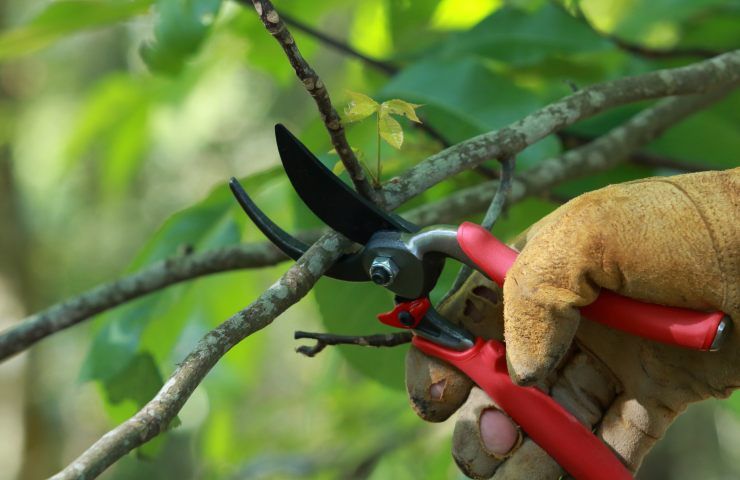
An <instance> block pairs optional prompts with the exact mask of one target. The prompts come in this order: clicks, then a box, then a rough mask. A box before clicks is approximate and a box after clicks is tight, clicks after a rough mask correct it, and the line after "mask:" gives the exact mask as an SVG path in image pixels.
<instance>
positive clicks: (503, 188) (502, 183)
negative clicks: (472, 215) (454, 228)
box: [445, 157, 516, 297]
mask: <svg viewBox="0 0 740 480" xmlns="http://www.w3.org/2000/svg"><path fill="white" fill-rule="evenodd" d="M515 163H516V160H515V158H514V157H506V158H504V159H502V160H501V178H500V180H499V181H498V185H497V187H496V194H495V195H494V196H493V200H491V204H490V205H489V206H488V209H487V210H486V215H485V216H484V217H483V221H482V222H481V226H482V227H483V228H485V229H486V230H491V229H493V226H494V225H495V224H496V220H498V217H500V216H501V212H503V210H504V205H505V204H506V199H507V198H508V196H509V194H510V193H511V185H512V183H513V181H514V167H515ZM472 273H473V269H472V268H470V267H469V266H467V265H462V266H461V267H460V270H459V271H458V272H457V276H456V277H455V281H454V282H452V287H450V289H449V290H448V291H447V293H446V295H445V297H448V296H450V295H452V294H453V293H455V292H456V291H458V290H459V289H460V287H462V285H463V283H465V280H467V279H468V277H469V276H470V275H471V274H472Z"/></svg>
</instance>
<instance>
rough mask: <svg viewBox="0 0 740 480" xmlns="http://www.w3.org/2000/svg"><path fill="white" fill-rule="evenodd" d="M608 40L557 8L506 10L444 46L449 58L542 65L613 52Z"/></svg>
mask: <svg viewBox="0 0 740 480" xmlns="http://www.w3.org/2000/svg"><path fill="white" fill-rule="evenodd" d="M613 49H614V46H613V45H612V44H611V42H609V41H608V40H605V39H604V38H602V37H600V36H599V35H598V34H597V33H595V32H594V31H593V30H591V29H590V28H589V27H587V26H586V25H584V24H583V22H581V21H579V20H577V19H575V18H573V17H571V16H570V15H568V14H567V13H566V12H564V11H563V10H562V9H560V8H558V7H556V6H554V5H549V4H548V5H545V6H544V7H543V8H540V9H537V10H536V11H535V12H534V13H527V12H525V11H522V10H519V9H516V8H513V7H505V8H502V9H501V10H499V11H497V12H495V13H494V14H493V15H491V16H490V17H488V18H486V19H485V20H483V21H482V22H481V23H479V24H478V25H476V26H475V27H474V28H472V29H471V30H469V31H467V32H464V33H461V34H459V35H457V36H455V37H453V38H452V39H450V40H449V41H447V42H445V43H443V44H441V45H440V46H439V48H438V53H437V52H436V51H435V55H437V54H438V55H441V56H444V57H445V58H453V57H456V56H459V55H461V54H466V53H467V54H469V53H474V54H476V55H482V56H484V57H486V58H490V59H495V60H499V61H503V62H506V63H507V64H509V65H511V66H524V65H531V64H535V63H538V62H540V61H542V60H544V59H546V58H548V57H557V56H563V55H569V54H583V53H596V52H603V51H606V50H613Z"/></svg>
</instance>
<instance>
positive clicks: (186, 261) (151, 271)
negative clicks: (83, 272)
mask: <svg viewBox="0 0 740 480" xmlns="http://www.w3.org/2000/svg"><path fill="white" fill-rule="evenodd" d="M300 237H301V238H302V239H304V240H306V241H309V242H313V241H315V240H316V239H317V238H318V237H319V235H318V232H315V233H310V234H308V235H300ZM286 259H287V257H286V256H285V255H284V254H283V253H282V252H281V251H280V250H278V249H277V248H276V247H275V246H274V245H273V244H272V243H270V242H263V243H255V244H247V245H235V246H233V247H224V248H219V249H215V250H209V251H206V252H203V253H191V254H189V255H181V256H179V257H172V258H168V259H166V260H163V261H160V262H157V263H154V264H152V265H151V266H149V267H146V268H144V269H142V270H140V271H138V272H136V273H133V274H131V275H127V276H125V277H123V278H120V279H119V280H115V281H113V282H109V283H105V284H103V285H100V286H98V287H95V288H93V289H92V290H89V291H87V292H85V293H83V294H81V295H78V296H76V297H73V298H70V299H68V300H66V301H64V302H62V303H58V304H56V305H53V306H51V307H50V308H47V309H46V310H44V311H41V312H39V313H36V314H34V315H31V316H30V317H27V318H25V319H24V320H22V321H21V322H20V323H18V324H17V325H14V326H12V327H10V328H8V329H6V330H5V331H4V332H2V333H0V361H2V360H5V359H7V358H8V357H10V356H11V355H14V354H16V353H18V352H21V351H23V350H25V349H26V348H28V347H30V346H31V345H33V344H34V343H36V342H38V341H39V340H41V339H43V338H45V337H47V336H49V335H51V334H53V333H56V332H58V331H60V330H63V329H65V328H68V327H71V326H73V325H76V324H78V323H79V322H81V321H83V320H86V319H88V318H90V317H92V316H93V315H96V314H98V313H100V312H104V311H106V310H110V309H111V308H114V307H117V306H118V305H121V304H123V303H125V302H128V301H130V300H133V299H135V298H138V297H142V296H144V295H147V294H149V293H152V292H155V291H158V290H162V289H164V288H166V287H169V286H170V285H174V284H176V283H180V282H183V281H186V280H192V279H194V278H197V277H202V276H204V275H210V274H213V273H218V272H226V271H229V270H238V269H242V268H260V267H267V266H271V265H275V264H277V263H279V262H281V261H283V260H286Z"/></svg>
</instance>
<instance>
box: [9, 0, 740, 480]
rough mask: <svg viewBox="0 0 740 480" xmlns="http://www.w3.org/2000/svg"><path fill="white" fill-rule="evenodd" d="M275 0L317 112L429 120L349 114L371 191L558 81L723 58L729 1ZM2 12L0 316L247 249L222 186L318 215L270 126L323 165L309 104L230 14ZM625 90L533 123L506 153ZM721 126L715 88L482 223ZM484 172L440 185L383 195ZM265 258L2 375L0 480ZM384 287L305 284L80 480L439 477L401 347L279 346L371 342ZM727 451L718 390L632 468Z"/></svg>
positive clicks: (730, 432) (323, 147) (127, 409)
mask: <svg viewBox="0 0 740 480" xmlns="http://www.w3.org/2000/svg"><path fill="white" fill-rule="evenodd" d="M247 3H249V2H247ZM275 3H276V7H277V8H278V10H279V11H280V12H282V13H283V14H284V18H285V19H286V20H288V21H289V26H290V28H291V31H292V33H293V35H294V36H295V38H296V41H297V43H298V45H299V48H300V49H301V51H302V52H303V54H304V56H305V57H306V58H307V60H308V61H309V62H310V63H311V65H312V66H313V67H314V68H315V69H316V71H317V72H318V73H319V75H320V76H321V77H322V79H323V80H324V82H325V83H326V85H327V86H328V89H329V91H330V93H331V94H332V97H333V100H334V103H335V105H336V106H337V107H338V108H341V107H342V106H343V105H346V103H347V101H348V95H347V91H354V92H362V93H364V94H366V95H369V96H371V97H373V98H375V99H377V100H379V101H380V100H386V99H391V98H401V99H403V100H407V101H411V102H415V103H419V104H423V105H424V106H423V107H421V108H420V109H419V111H418V112H419V114H420V115H422V116H423V118H424V121H425V123H426V124H427V125H428V126H430V127H432V128H433V129H434V131H436V132H438V134H439V135H437V136H434V135H430V134H429V133H428V132H424V131H422V130H420V129H415V128H413V127H412V126H411V125H410V124H409V123H408V122H406V121H405V120H402V124H403V127H404V130H405V134H406V141H405V143H404V146H403V148H402V149H401V150H400V151H397V150H393V149H392V148H390V147H389V146H387V145H384V146H383V147H381V152H378V151H377V146H376V144H375V135H376V132H375V124H374V122H373V121H366V122H360V123H357V124H353V125H352V126H351V127H350V128H349V130H348V136H349V140H350V142H351V143H352V144H353V145H354V146H355V147H357V148H358V149H359V150H360V152H361V155H362V156H363V157H364V158H366V161H367V163H368V164H369V165H371V166H372V165H373V164H374V162H375V159H376V158H377V155H378V154H379V153H380V155H381V156H382V161H383V179H385V180H387V179H389V178H391V177H392V176H393V175H396V174H398V173H400V172H402V171H403V170H405V169H406V168H408V167H409V166H411V165H413V164H415V163H416V162H418V161H420V160H422V159H423V158H425V157H427V156H428V155H430V154H432V153H434V152H436V151H439V150H440V149H441V148H443V145H444V144H445V143H447V144H452V143H456V142H459V141H461V140H463V139H466V138H469V137H471V136H473V135H476V134H478V133H482V132H485V131H490V130H492V129H496V128H499V127H502V126H505V125H506V124H508V123H510V122H512V121H514V120H517V119H519V118H521V117H522V116H524V115H525V114H527V113H530V112H532V111H533V110H535V109H536V108H538V107H540V106H543V105H545V104H547V103H548V102H550V101H553V100H555V99H557V98H560V97H562V96H565V95H567V94H568V93H570V92H571V88H577V87H578V86H585V85H588V84H591V83H595V82H600V81H604V80H608V79H614V78H618V77H621V76H624V75H628V74H636V73H641V72H646V71H650V70H654V69H657V68H661V67H669V66H678V65H683V64H687V63H690V62H693V61H698V60H700V59H702V58H705V57H709V56H712V55H714V54H716V53H720V52H722V51H727V50H731V49H735V48H738V47H740V2H738V1H728V0H584V1H574V0H567V1H563V2H557V1H546V0H512V1H504V0H467V1H465V2H460V1H454V0H425V1H421V0H352V1H346V0H345V1H341V0H314V1H311V2H305V1H298V0H292V1H291V0H278V1H276V2H275ZM0 25H1V26H2V31H1V32H0V328H5V327H7V326H8V325H11V324H13V323H15V322H18V321H19V320H20V319H22V318H23V317H24V316H26V315H29V314H31V313H33V312H36V311H39V310H40V309H42V308H44V307H46V306H49V305H51V304H53V303H55V302H58V301H61V300H63V299H65V298H67V297H69V296H72V295H74V294H77V293H80V292H83V291H85V290H86V289H89V288H92V287H94V286H95V285H98V284H100V283H102V282H105V281H108V280H111V279H115V278H117V277H119V276H121V275H122V274H124V273H126V272H132V271H136V270H137V269H139V268H142V267H144V266H146V265H147V264H150V263H152V262H154V261H156V260H159V259H162V258H165V257H168V256H172V255H178V254H182V253H183V252H185V251H190V250H194V251H204V250H207V249H209V248H214V247H217V246H223V245H231V244H235V243H238V242H254V241H261V240H262V238H261V236H260V234H259V232H258V231H257V230H256V229H255V228H254V227H253V226H251V225H250V224H249V223H248V222H247V221H246V220H245V218H244V215H243V214H242V213H241V212H240V211H239V210H238V208H237V207H236V204H235V202H233V201H232V199H231V197H230V195H229V194H228V192H227V190H226V189H225V181H226V180H227V179H228V178H229V177H230V176H232V175H233V176H238V177H240V178H242V179H245V181H246V182H247V183H246V185H247V188H248V190H249V191H250V193H253V194H254V196H255V198H256V200H257V202H258V203H259V204H260V205H261V206H262V207H264V209H265V210H266V211H267V213H268V214H269V215H271V216H272V217H273V218H274V219H275V220H276V221H278V222H279V223H280V224H281V226H283V227H284V228H285V229H286V230H288V231H291V232H296V231H300V230H303V229H308V228H313V227H316V226H319V225H320V224H319V223H318V222H317V221H316V219H315V218H313V217H311V216H310V215H309V214H308V213H307V212H306V211H305V208H304V207H303V206H302V205H301V204H300V202H299V201H298V199H297V197H295V195H294V194H293V193H292V191H291V188H290V187H289V184H288V182H287V180H286V179H285V178H284V177H283V176H282V175H281V172H280V169H279V168H277V165H278V158H277V152H276V150H275V146H274V141H273V134H272V128H273V125H274V124H275V123H276V122H282V123H285V124H286V125H287V126H288V127H289V128H290V129H292V130H293V131H294V132H296V133H297V134H298V135H299V136H300V137H301V139H302V140H303V141H304V142H305V143H306V144H307V145H308V146H309V147H310V148H311V149H313V150H314V151H315V152H319V153H321V152H326V153H325V154H323V155H322V160H325V161H326V162H327V163H328V164H329V165H332V164H333V163H335V162H336V161H337V157H336V156H333V155H332V154H330V153H329V149H330V146H329V142H328V139H327V136H326V133H325V131H324V129H323V126H322V124H321V123H320V121H319V117H318V115H317V111H316V108H315V105H314V104H313V101H312V99H311V98H310V97H309V96H308V95H307V93H306V92H305V90H304V89H303V86H302V85H301V84H300V82H298V81H297V80H296V78H295V76H294V73H293V71H292V70H291V68H290V66H289V64H288V62H287V61H286V58H285V56H284V54H283V52H282V51H281V49H280V48H279V46H278V45H277V43H276V42H275V41H274V40H273V39H272V38H271V37H270V35H268V34H267V32H266V31H265V30H264V28H263V26H262V24H261V23H260V21H259V19H258V18H257V16H256V15H255V13H254V11H253V9H252V8H251V7H248V8H245V7H243V6H240V5H239V4H237V3H235V2H233V1H223V2H222V1H220V0H156V1H154V0H126V1H124V0H75V1H71V0H70V1H55V2H49V1H38V0H25V1H20V0H15V1H3V2H0ZM305 27H308V28H305ZM321 35H325V36H329V37H331V38H332V39H335V40H337V41H338V42H339V43H340V44H341V45H342V46H344V47H348V49H349V50H350V51H349V52H347V51H346V50H347V48H344V50H343V49H337V48H335V47H332V46H331V45H329V44H327V43H326V41H325V40H322V39H321ZM368 59H370V60H373V59H374V60H377V61H378V62H375V63H373V62H371V61H369V60H368ZM646 105H648V103H645V104H640V105H631V106H628V107H624V108H620V109H616V110H613V111H611V112H608V113H607V114H604V115H601V116H599V117H596V118H594V119H592V120H589V121H585V122H581V123H579V124H578V125H575V126H573V127H571V128H569V129H568V130H567V131H566V132H564V133H563V134H561V135H558V136H552V137H548V138H546V139H545V140H543V141H542V142H540V143H538V144H536V145H535V146H533V147H531V148H529V149H527V150H526V151H525V152H524V153H523V154H522V155H521V156H520V157H519V158H518V165H517V168H518V169H520V170H525V169H527V168H529V167H531V166H532V165H535V164H536V163H537V162H538V161H541V160H542V159H545V158H547V157H549V156H555V155H558V154H559V153H560V152H562V151H564V150H566V149H568V148H572V147H573V146H577V145H579V144H581V143H583V142H584V141H588V140H589V139H591V138H594V137H596V136H598V135H600V134H601V133H603V132H605V131H606V130H608V129H609V128H610V127H612V126H614V125H616V124H618V123H620V122H622V121H624V120H625V119H626V118H628V117H629V116H631V115H633V114H634V113H635V112H637V111H638V110H640V109H641V108H644V107H645V106H646ZM739 127H740V94H738V93H736V94H734V95H732V96H730V97H728V98H727V99H726V100H724V101H723V102H721V103H720V104H717V105H715V106H714V107H712V108H710V109H708V110H705V111H703V112H701V113H699V114H697V115H695V116H693V117H691V118H690V119H688V120H686V121H684V122H682V123H680V124H679V125H677V126H676V127H674V128H673V129H671V130H670V131H668V132H667V133H666V134H665V135H664V136H663V137H662V138H661V139H659V140H657V141H655V142H653V143H652V144H651V145H650V146H649V147H647V148H646V149H644V150H643V151H641V152H639V154H638V155H635V156H633V157H632V158H631V159H630V161H629V162H627V163H625V164H624V165H621V166H619V167H617V168H614V169H612V170H610V171H608V172H605V173H603V174H599V175H593V176H590V177H586V178H580V179H577V180H573V181H570V182H568V183H565V184H563V185H561V186H560V187H558V188H556V189H554V190H553V191H552V192H549V193H548V194H547V195H546V196H544V197H542V198H535V199H529V200H525V201H523V202H521V203H519V204H516V205H512V206H510V208H509V209H508V211H507V213H506V214H505V218H503V219H502V220H501V221H500V223H499V224H498V225H497V227H496V230H495V233H496V234H497V235H499V236H500V237H502V238H504V239H507V238H511V237H512V236H513V235H515V234H516V233H518V232H519V231H520V230H522V229H523V228H525V227H526V226H528V225H530V224H531V223H533V222H534V221H536V220H537V219H538V218H540V217H541V216H543V215H545V214H546V213H547V212H549V211H551V210H552V209H554V208H556V207H557V205H558V204H559V203H560V202H562V201H564V200H567V199H568V198H571V197H573V196H575V195H578V194H579V193H582V192H584V191H588V190H592V189H594V188H598V187H600V186H603V185H606V184H609V183H614V182H620V181H625V180H629V179H634V178H639V177H644V176H650V175H665V174H674V173H681V172H686V171H694V170H702V169H713V168H728V167H732V166H737V165H739V164H740V159H739V158H738V152H740V135H738V132H739ZM487 167H488V168H490V169H492V170H496V169H497V165H496V164H495V162H492V163H491V164H489V165H487ZM483 180H484V178H483V177H481V175H480V174H477V173H471V172H468V173H465V174H462V175H458V176H457V177H455V178H454V179H451V180H449V181H447V182H445V183H444V184H442V185H439V186H437V187H435V188H433V189H432V190H431V191H429V192H427V193H426V194H425V195H424V196H423V197H422V198H419V199H416V200H414V201H413V202H411V203H410V204H409V205H408V206H407V207H412V206H415V205H419V204H421V203H423V202H429V201H432V200H435V199H439V198H442V197H444V196H445V195H447V194H449V193H450V192H452V191H455V190H457V189H459V188H462V187H464V186H468V185H472V184H475V183H479V182H481V181H483ZM407 207H404V208H407ZM468 219H471V220H479V219H480V218H468ZM460 220H463V219H460ZM286 268H287V265H285V264H284V265H280V266H277V267H274V268H267V269H261V270H254V271H242V272H236V273H228V274H219V275H213V276H211V277H208V278H202V279H199V280H196V281H192V282H188V283H184V284H181V285H178V286H174V287H171V288H169V289H167V290H164V291H162V292H160V293H157V294H154V295H151V296H148V297H145V298H143V299H140V300H137V301H135V302H132V303H130V304H128V305H126V306H124V307H120V308H117V309H115V310H112V311H110V312H108V313H105V314H103V315H99V316H98V317H96V318H94V319H93V320H92V321H88V322H85V323H83V324H80V325H78V326H76V327H74V328H71V329H69V330H66V331H64V332H62V333H60V334H57V335H54V336H53V337H51V338H49V339H47V340H44V341H42V342H41V343H39V344H37V345H36V346H34V347H33V348H31V349H30V350H29V351H28V352H27V353H25V354H23V355H20V356H17V357H15V358H13V359H12V360H10V361H7V362H5V363H3V364H1V365H0V479H13V478H19V479H36V478H42V477H46V476H48V475H50V474H52V473H54V472H56V471H57V470H59V469H60V468H62V467H63V466H64V465H66V464H67V463H69V462H70V461H71V460H72V459H74V458H75V457H76V456H77V455H79V454H80V453H81V452H82V451H83V450H84V449H85V448H86V447H87V446H89V445H90V444H91V443H92V442H93V441H95V440H96V439H97V438H98V437H99V436H100V435H102V434H103V433H105V432H106V431H107V430H109V429H110V428H112V427H113V426H115V425H116V424H118V423H119V422H121V421H122V420H124V419H125V418H127V417H128V416H130V415H131V414H133V413H134V412H135V411H136V410H137V409H138V407H139V406H141V405H142V404H143V403H145V402H146V401H148V400H149V399H150V398H151V397H152V395H153V394H154V393H155V392H156V391H157V390H158V388H159V387H160V386H161V384H162V379H163V378H166V377H167V376H168V375H169V374H170V372H171V371H172V370H173V368H174V367H175V365H176V363H177V362H178V361H180V360H181V359H183V358H184V356H185V355H186V354H187V353H188V352H189V351H190V349H191V348H192V347H193V346H194V344H195V343H196V341H197V340H198V339H199V338H200V336H201V335H202V334H204V333H205V332H206V331H207V330H208V329H210V328H212V327H214V326H215V325H217V324H218V323H220V322H221V321H223V320H224V319H226V318H228V317H229V316H230V315H231V314H232V313H234V312H236V311H237V310H239V309H240V308H243V307H244V306H246V305H247V304H248V303H249V302H250V301H251V300H253V299H254V298H255V297H256V296H257V295H258V294H259V293H260V292H261V291H263V290H264V289H265V288H266V287H268V286H269V285H270V284H272V283H273V282H274V281H275V279H276V278H277V277H278V276H279V275H280V274H281V272H283V271H284V270H285V269H286ZM452 274H453V275H449V274H448V275H446V277H445V278H446V281H449V280H450V279H451V278H452V277H453V276H454V271H452ZM391 302H392V300H391V298H390V297H389V296H388V295H387V294H386V293H385V292H384V291H383V289H377V288H372V287H369V288H363V287H362V286H357V285H345V284H340V283H335V282H333V281H331V280H322V281H321V282H320V284H319V285H318V287H317V288H316V289H315V291H314V292H313V293H312V294H311V295H309V296H308V297H307V298H305V299H304V300H303V301H301V302H300V303H299V304H298V305H296V306H295V307H293V308H291V309H290V310H289V311H288V312H287V313H286V314H285V315H283V316H282V317H280V318H279V319H278V320H277V321H275V323H274V324H273V325H271V326H270V327H269V328H267V329H265V330H263V331H261V332H258V333H257V334H255V335H253V336H252V337H250V338H248V339H247V340H246V341H244V342H242V343H241V344H239V345H238V346H236V347H235V348H234V349H233V350H232V351H231V352H229V353H228V354H227V355H226V356H225V358H224V359H223V360H222V361H221V362H220V363H219V364H218V366H216V367H215V368H214V369H213V371H212V372H211V373H210V374H209V376H208V377H207V379H206V380H205V382H204V383H203V384H202V385H201V387H200V388H198V389H197V390H196V392H195V393H194V395H193V396H192V398H191V399H190V400H189V401H188V402H187V404H186V406H185V408H184V409H183V411H182V412H181V414H180V415H179V426H177V427H176V428H174V429H173V430H171V431H170V432H168V433H167V434H165V435H162V436H161V437H159V438H157V439H156V440H155V441H153V442H151V443H149V444H147V445H146V446H144V447H143V448H141V449H139V450H137V451H136V452H135V453H132V454H130V455H128V456H126V457H125V458H124V459H122V460H121V461H120V462H118V463H117V464H116V465H115V466H114V467H113V468H111V469H110V470H109V471H107V472H106V473H105V474H103V478H109V479H124V478H163V479H165V478H178V479H189V478H214V479H216V478H218V479H221V478H224V479H232V478H234V479H236V478H258V479H273V478H274V479H279V478H311V479H325V478H326V479H330V478H372V479H387V478H394V479H395V478H399V479H403V478H429V479H451V478H460V474H459V473H457V469H456V467H455V465H454V463H453V462H452V460H451V457H450V454H449V449H450V434H451V422H448V424H443V425H430V424H425V423H423V422H421V421H420V420H418V419H417V418H416V416H415V414H414V413H413V412H412V411H411V409H410V408H408V403H407V400H406V397H405V393H404V388H403V356H404V352H405V349H406V348H407V347H405V346H403V347H397V348H394V349H383V350H375V349H361V348H357V347H347V348H335V347H330V348H327V349H326V350H325V351H324V352H323V353H321V354H319V355H318V356H317V357H316V358H312V359H310V358H305V357H302V356H300V355H298V354H296V353H295V352H294V348H295V347H296V346H298V345H299V344H300V342H296V341H294V340H293V339H292V333H293V331H295V330H309V331H330V332H333V333H346V334H353V333H354V334H367V333H375V332H379V331H382V329H381V327H380V326H379V324H378V323H377V321H376V320H375V314H376V313H378V312H382V311H385V310H387V309H388V308H389V306H390V305H391ZM738 445H740V399H738V397H732V398H730V399H729V400H726V401H723V402H707V403H704V404H701V405H697V406H694V407H692V408H691V409H689V411H688V413H686V414H685V415H684V416H683V417H681V418H680V419H679V420H678V421H677V423H676V424H675V425H674V426H673V427H672V428H671V429H670V430H669V432H668V435H667V438H666V440H665V441H663V442H661V443H660V444H659V446H658V447H657V448H656V449H655V451H654V452H653V453H652V454H651V455H650V457H649V458H648V460H647V462H646V464H645V466H644V468H643V470H642V472H641V474H640V477H641V478H644V479H695V478H701V479H729V478H740V448H739V447H738Z"/></svg>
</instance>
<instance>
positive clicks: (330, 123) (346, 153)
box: [252, 0, 382, 205]
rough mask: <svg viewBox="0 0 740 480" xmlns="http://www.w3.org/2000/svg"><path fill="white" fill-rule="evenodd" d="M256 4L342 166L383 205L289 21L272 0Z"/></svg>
mask: <svg viewBox="0 0 740 480" xmlns="http://www.w3.org/2000/svg"><path fill="white" fill-rule="evenodd" d="M252 4H253V5H254V9H255V10H256V11H257V14H258V15H259V17H260V20H262V23H263V24H264V26H265V28H266V29H267V31H268V32H270V34H271V35H272V36H273V37H274V38H275V40H277V42H278V43H279V44H280V46H281V47H282V48H283V51H284V52H285V54H286V55H287V56H288V60H289V61H290V65H291V66H292V67H293V70H295V73H296V75H297V76H298V78H299V79H300V81H301V82H302V83H303V86H304V87H305V88H306V90H307V91H308V93H309V94H310V95H311V96H312V97H313V99H314V101H315V102H316V106H317V107H318V109H319V113H321V119H322V121H323V122H324V125H325V126H326V130H327V131H328V132H329V137H330V138H331V143H332V145H333V146H334V149H335V150H336V152H337V155H339V158H340V159H341V160H342V164H344V168H345V169H346V170H347V173H348V174H349V176H350V178H351V179H352V183H353V184H354V185H355V188H356V189H357V191H358V192H360V194H361V195H362V196H364V197H365V198H367V199H369V200H371V201H373V202H375V203H376V204H378V205H380V204H381V203H380V202H381V200H382V199H381V197H380V195H378V192H376V191H375V190H374V189H373V188H372V186H370V183H369V182H368V181H367V177H366V176H365V172H364V170H363V169H362V166H361V165H360V162H358V161H357V157H355V154H354V152H353V151H352V148H350V146H349V143H348V142H347V137H346V136H345V135H344V127H343V126H342V121H341V119H340V118H339V114H337V111H336V109H334V106H333V105H332V103H331V98H330V97H329V92H328V90H327V89H326V85H324V82H323V81H321V79H320V78H319V76H318V75H317V74H316V72H315V71H314V69H313V68H311V66H310V65H309V64H308V63H307V62H306V59H304V58H303V55H301V52H300V51H299V50H298V45H296V43H295V40H294V39H293V36H292V35H291V34H290V31H289V30H288V27H286V26H285V22H283V20H282V19H281V18H280V15H279V14H278V12H277V10H275V7H273V6H272V2H270V1H269V0H252Z"/></svg>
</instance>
